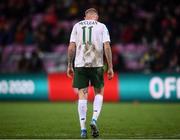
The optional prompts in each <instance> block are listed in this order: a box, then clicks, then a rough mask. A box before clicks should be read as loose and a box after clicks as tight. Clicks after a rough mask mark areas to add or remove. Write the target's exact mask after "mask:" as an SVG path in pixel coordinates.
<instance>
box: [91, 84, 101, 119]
mask: <svg viewBox="0 0 180 140" xmlns="http://www.w3.org/2000/svg"><path fill="white" fill-rule="evenodd" d="M94 92H95V97H94V102H93V116H92V120H95V121H97V119H98V117H99V114H100V112H101V108H102V104H103V94H104V87H102V88H94Z"/></svg>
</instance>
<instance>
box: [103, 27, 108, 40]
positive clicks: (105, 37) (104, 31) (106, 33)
mask: <svg viewBox="0 0 180 140" xmlns="http://www.w3.org/2000/svg"><path fill="white" fill-rule="evenodd" d="M105 42H110V36H109V31H108V29H107V27H106V26H105V25H104V28H103V43H105Z"/></svg>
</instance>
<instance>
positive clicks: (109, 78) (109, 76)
mask: <svg viewBox="0 0 180 140" xmlns="http://www.w3.org/2000/svg"><path fill="white" fill-rule="evenodd" d="M107 76H108V80H111V79H112V78H113V77H114V71H113V69H112V68H111V69H108V71H107Z"/></svg>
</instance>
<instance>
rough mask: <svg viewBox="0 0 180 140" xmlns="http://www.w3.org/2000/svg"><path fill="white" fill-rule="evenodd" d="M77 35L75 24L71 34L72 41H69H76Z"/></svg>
mask: <svg viewBox="0 0 180 140" xmlns="http://www.w3.org/2000/svg"><path fill="white" fill-rule="evenodd" d="M76 35H77V30H76V25H74V26H73V29H72V32H71V36H70V41H69V42H76Z"/></svg>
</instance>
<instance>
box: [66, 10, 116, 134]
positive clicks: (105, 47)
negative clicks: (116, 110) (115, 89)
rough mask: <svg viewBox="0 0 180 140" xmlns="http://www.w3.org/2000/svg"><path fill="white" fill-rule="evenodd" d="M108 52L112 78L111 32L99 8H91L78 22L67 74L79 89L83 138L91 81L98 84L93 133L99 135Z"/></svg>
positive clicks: (95, 85) (92, 122) (69, 50)
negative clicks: (102, 20)
mask: <svg viewBox="0 0 180 140" xmlns="http://www.w3.org/2000/svg"><path fill="white" fill-rule="evenodd" d="M104 53H105V56H106V59H107V64H108V71H107V74H108V75H107V76H108V79H109V80H110V79H112V78H113V76H114V72H113V65H112V53H111V47H110V36H109V32H108V30H107V28H106V26H105V25H104V24H103V23H100V22H98V12H97V11H96V9H94V8H90V9H87V10H86V11H85V20H82V21H80V22H78V23H76V24H75V25H74V27H73V29H72V32H71V37H70V43H69V47H68V67H67V76H68V77H70V78H72V77H73V87H74V88H77V89H78V96H79V100H78V114H79V121H80V126H81V137H82V138H86V137H87V130H86V112H87V97H88V86H89V84H91V86H93V87H94V92H95V98H94V102H93V116H92V121H91V123H90V127H91V132H92V136H93V137H98V136H99V130H98V127H97V119H98V116H99V114H100V112H101V107H102V103H103V93H104V78H103V73H104V70H103V65H104V64H103V54H104ZM74 57H75V61H74V67H73V60H74ZM73 68H74V69H73Z"/></svg>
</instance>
